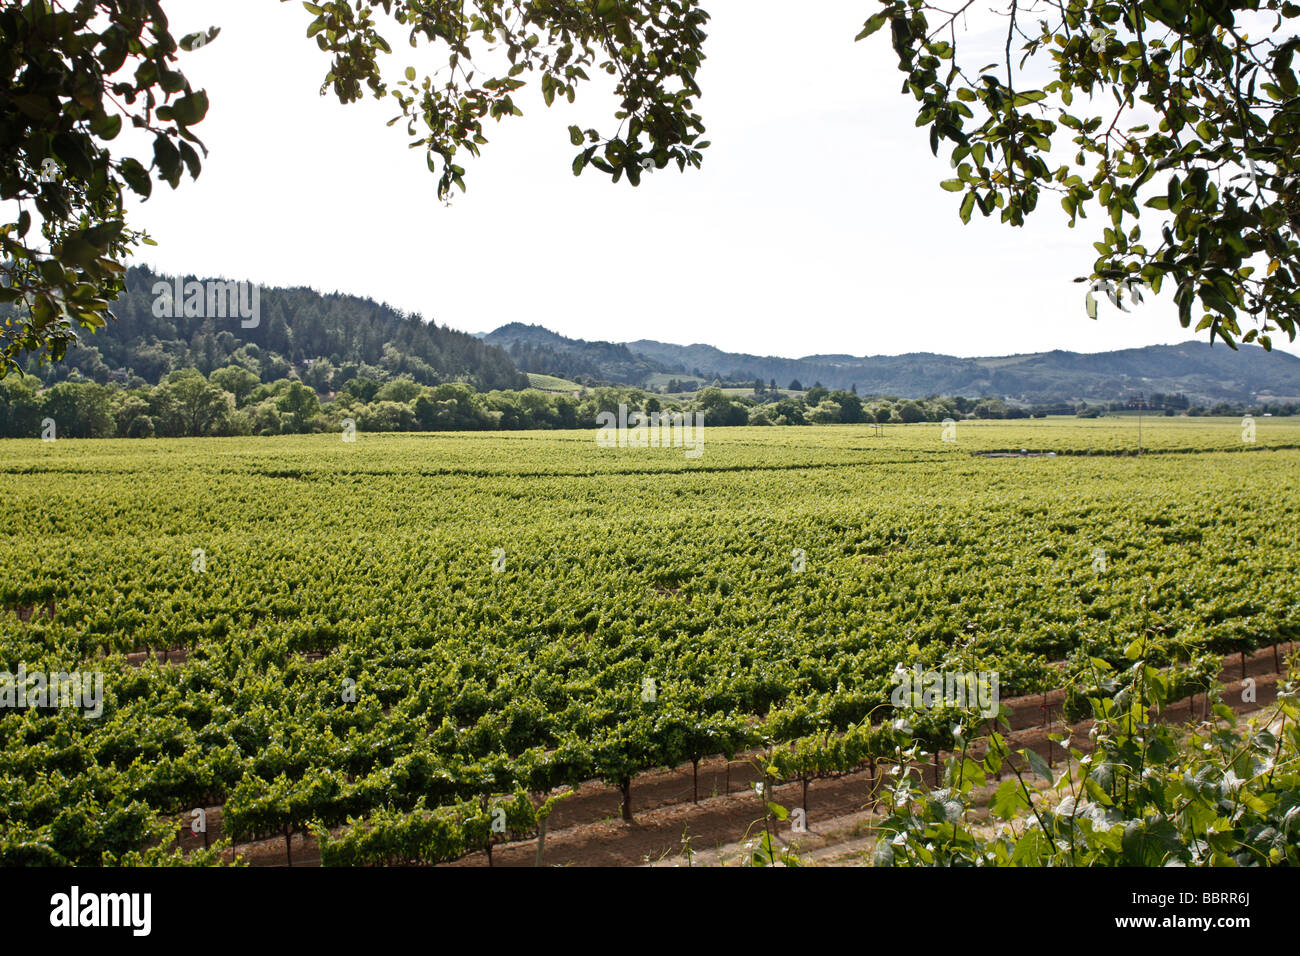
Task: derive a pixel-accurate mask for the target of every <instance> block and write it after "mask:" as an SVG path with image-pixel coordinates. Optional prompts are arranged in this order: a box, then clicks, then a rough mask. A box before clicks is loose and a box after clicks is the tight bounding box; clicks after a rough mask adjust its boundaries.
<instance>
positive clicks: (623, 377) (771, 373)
mask: <svg viewBox="0 0 1300 956" xmlns="http://www.w3.org/2000/svg"><path fill="white" fill-rule="evenodd" d="M482 338H483V340H484V341H485V342H491V343H495V344H502V345H506V346H507V347H508V348H510V350H511V355H512V356H516V362H518V361H520V358H519V357H517V356H520V355H526V356H527V360H528V362H529V365H528V368H527V371H531V372H540V373H544V374H554V375H568V376H572V375H574V374H581V375H584V376H587V377H595V378H599V379H604V380H608V381H613V382H620V383H625V384H630V385H641V384H644V383H645V382H646V381H647V379H648V378H649V377H650V376H654V377H655V381H657V382H661V381H662V380H663V376H664V375H676V376H678V377H681V378H685V379H691V378H694V379H695V380H696V381H699V382H701V383H708V382H710V381H713V380H714V379H717V380H721V381H726V382H752V381H755V380H759V381H762V382H764V383H769V382H771V381H772V380H773V379H775V380H776V382H777V384H778V386H781V387H785V386H787V385H788V384H789V383H790V382H792V381H795V380H798V381H799V382H800V383H801V384H803V385H804V386H808V385H811V384H813V383H814V382H820V383H821V384H823V385H825V386H826V387H828V388H832V389H836V388H843V389H849V388H856V389H857V391H858V393H859V394H861V395H895V396H899V397H902V398H920V397H923V396H926V395H962V396H966V397H968V398H976V397H980V396H986V395H992V396H997V397H999V398H1003V399H1006V400H1009V401H1015V402H1022V403H1025V404H1039V403H1044V404H1047V403H1055V402H1074V401H1111V400H1114V399H1116V398H1119V397H1122V396H1126V395H1130V394H1134V393H1137V392H1144V393H1147V394H1152V393H1163V394H1183V395H1186V396H1187V397H1188V398H1189V399H1190V400H1191V401H1192V402H1194V403H1199V404H1204V405H1213V404H1215V403H1218V402H1251V401H1256V400H1262V399H1289V398H1293V397H1295V396H1300V358H1296V357H1295V356H1293V355H1290V354H1287V353H1285V352H1265V351H1264V350H1263V349H1262V348H1259V347H1256V346H1242V347H1241V349H1240V351H1237V352H1234V351H1232V350H1231V349H1229V348H1227V347H1226V346H1223V345H1218V346H1211V345H1209V344H1207V343H1205V342H1185V343H1183V344H1181V345H1153V346H1147V347H1145V348H1139V349H1124V350H1120V351H1113V352H1098V353H1093V354H1088V353H1080V352H1065V351H1060V350H1057V351H1052V352H1041V353H1032V354H1024V355H1002V356H989V357H984V358H960V357H957V356H952V355H940V354H936V353H930V352H914V353H910V354H906V355H876V356H853V355H809V356H805V357H803V358H781V357H777V356H759V355H749V354H744V353H736V352H725V351H722V350H721V349H718V348H714V347H713V346H711V345H702V344H696V345H671V344H668V343H665V342H657V341H654V340H650V339H640V340H637V341H634V342H625V343H621V344H619V343H610V342H594V343H593V342H583V341H582V340H579V339H569V338H565V337H563V336H560V335H556V334H555V333H554V332H550V331H548V330H547V329H544V328H542V327H540V326H532V325H520V324H517V323H516V324H512V325H508V326H503V327H502V328H500V329H497V330H496V331H495V332H491V333H488V334H486V335H483V336H482ZM548 361H554V362H555V363H556V365H555V367H547V363H548ZM521 367H522V366H521Z"/></svg>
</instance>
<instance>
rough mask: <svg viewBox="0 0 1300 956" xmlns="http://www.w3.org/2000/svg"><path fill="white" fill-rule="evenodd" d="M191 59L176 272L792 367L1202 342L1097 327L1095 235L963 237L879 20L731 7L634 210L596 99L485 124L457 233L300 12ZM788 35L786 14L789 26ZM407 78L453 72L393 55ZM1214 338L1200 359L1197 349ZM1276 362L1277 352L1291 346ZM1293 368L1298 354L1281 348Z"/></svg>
mask: <svg viewBox="0 0 1300 956" xmlns="http://www.w3.org/2000/svg"><path fill="white" fill-rule="evenodd" d="M165 8H166V9H167V10H168V12H169V16H170V18H171V21H172V26H173V28H174V31H175V33H176V35H177V36H179V35H181V34H182V33H188V32H191V31H195V30H199V29H202V28H205V27H207V26H209V25H216V26H220V27H221V30H222V32H221V36H220V37H219V38H218V39H217V41H216V42H215V43H213V44H212V45H211V46H208V47H205V48H203V49H200V50H198V51H195V52H194V53H191V54H183V55H182V59H181V64H182V68H183V69H184V70H185V72H186V74H187V76H188V77H189V78H190V80H191V82H192V83H193V84H194V86H195V87H196V88H198V87H202V88H206V89H207V91H208V93H209V96H210V98H211V104H212V105H211V109H210V111H209V113H208V118H207V119H206V120H205V121H204V122H203V123H202V124H201V125H200V126H199V127H196V132H198V133H199V134H200V135H201V138H202V139H203V140H204V142H205V144H206V145H207V147H208V149H209V156H208V158H207V160H206V163H205V166H204V171H203V174H202V176H201V177H200V178H199V180H198V181H197V182H194V181H191V180H188V179H186V180H185V181H183V183H182V186H181V188H180V189H179V190H177V191H176V192H172V191H171V190H170V189H169V188H168V187H166V186H165V185H157V186H156V187H155V193H154V196H153V198H151V199H150V200H149V201H147V202H145V203H143V204H140V205H138V206H137V207H136V208H134V209H133V212H132V215H133V217H134V219H133V223H134V224H135V225H137V226H143V227H144V228H147V229H148V230H149V232H150V234H151V235H152V236H153V238H154V239H155V240H157V242H158V243H159V245H158V247H157V248H148V247H145V248H144V249H143V250H142V254H141V256H140V257H139V259H138V261H141V262H145V263H148V264H150V265H152V266H154V267H156V268H158V269H161V270H162V271H164V272H186V273H194V274H198V275H201V276H225V277H228V278H238V279H244V278H247V279H251V280H253V281H256V282H259V283H262V284H265V285H306V286H311V287H313V288H316V289H319V290H322V291H335V290H337V291H341V292H347V293H354V294H358V295H365V296H370V297H373V298H375V299H378V300H381V301H385V302H388V303H389V304H391V305H393V306H396V307H398V308H402V309H406V310H410V311H414V312H419V313H421V314H423V315H424V316H425V317H426V318H433V319H436V320H437V321H438V323H439V324H442V325H450V326H451V327H453V328H457V329H462V330H465V331H470V332H478V331H489V330H491V329H494V328H496V327H498V326H500V325H503V324H505V323H507V322H514V321H519V322H527V323H536V324H540V325H544V326H546V327H547V328H549V329H552V330H554V331H556V332H559V333H561V334H563V335H568V336H572V337H576V338H584V339H605V340H612V341H630V340H634V339H640V338H651V339H658V340H661V341H666V342H675V343H681V344H689V343H695V342H704V343H707V344H710V345H716V346H718V347H719V348H723V349H726V350H729V351H743V352H751V353H757V354H763V355H783V356H803V355H809V354H814V353H850V354H854V355H875V354H897V353H903V352H918V351H930V352H942V353H948V354H954V355H991V354H1007V353H1015V352H1037V351H1044V350H1048V349H1057V348H1059V349H1069V350H1074V351H1081V352H1097V351H1105V350H1109V349H1117V348H1129V347H1135V346H1142V345H1148V344H1159V343H1175V342H1182V341H1187V340H1188V339H1191V338H1195V336H1194V335H1193V334H1192V333H1191V332H1190V331H1185V330H1183V329H1182V328H1181V327H1180V326H1179V325H1178V322H1177V316H1176V311H1175V310H1174V308H1173V306H1172V305H1171V304H1170V302H1169V301H1168V295H1167V294H1166V295H1165V296H1164V297H1163V299H1164V301H1157V302H1150V300H1148V304H1147V305H1146V306H1144V307H1142V308H1140V309H1139V310H1138V311H1137V312H1135V313H1133V314H1131V315H1127V314H1123V313H1119V312H1117V311H1115V310H1114V309H1112V308H1110V306H1109V304H1107V303H1103V305H1102V308H1101V315H1100V318H1099V319H1098V320H1097V321H1092V320H1090V319H1088V318H1087V315H1086V313H1085V311H1084V292H1085V287H1084V286H1082V285H1079V284H1076V283H1074V282H1073V281H1072V280H1073V279H1074V277H1075V276H1077V275H1081V274H1084V273H1086V272H1087V271H1089V270H1090V266H1091V262H1092V260H1093V258H1094V257H1095V253H1094V251H1093V249H1092V243H1093V241H1094V240H1096V239H1097V238H1098V235H1096V234H1095V233H1094V227H1096V228H1099V219H1098V218H1097V216H1096V214H1095V213H1094V214H1093V218H1092V219H1090V220H1088V221H1086V222H1081V223H1080V225H1079V226H1078V227H1077V228H1075V229H1074V230H1070V229H1069V228H1067V226H1066V224H1065V219H1064V214H1063V213H1062V212H1061V210H1060V206H1059V204H1058V203H1057V202H1056V200H1055V199H1054V198H1053V197H1051V196H1047V197H1046V198H1045V199H1044V201H1043V202H1042V204H1041V208H1040V211H1039V212H1038V213H1037V214H1036V215H1035V216H1034V217H1031V220H1030V223H1029V225H1028V226H1027V227H1025V228H1023V229H1011V228H1009V227H1005V226H1002V225H1001V224H1000V223H998V222H997V220H996V218H994V219H990V220H983V219H981V218H980V217H979V215H978V213H977V214H976V216H975V217H974V219H973V220H972V222H971V223H970V225H967V226H963V225H962V224H961V222H960V220H959V219H958V218H957V205H958V202H959V201H960V196H959V195H954V194H949V193H946V192H943V191H942V190H940V189H939V188H938V182H939V180H941V179H945V178H948V177H949V176H951V175H952V173H951V170H950V168H949V165H948V161H947V159H946V158H945V156H944V154H943V153H942V151H941V156H940V158H937V159H936V158H935V157H933V156H931V154H930V151H929V146H928V142H927V136H926V132H925V130H919V129H917V128H916V127H915V125H914V121H915V115H916V114H915V110H914V103H913V101H912V99H911V98H910V97H904V96H902V95H900V94H899V88H900V85H901V81H902V74H900V73H899V72H898V69H897V65H896V58H895V57H894V55H893V51H892V50H891V49H890V48H889V45H888V39H887V36H886V34H887V31H882V32H881V33H879V34H877V35H876V36H874V37H872V38H871V39H869V40H867V41H865V42H862V43H855V42H854V40H853V37H854V36H855V35H856V33H857V32H858V30H859V29H861V26H862V22H863V20H864V19H865V17H866V16H867V15H868V14H869V13H871V12H873V11H874V10H875V9H876V4H875V3H874V2H872V0H856V2H842V0H816V2H812V3H800V4H797V5H792V4H790V3H789V2H788V0H787V2H779V0H716V2H711V3H709V4H707V9H709V11H710V13H711V14H712V22H711V23H710V25H709V28H708V33H709V39H708V41H707V42H706V47H705V50H706V53H707V55H708V60H707V62H706V64H705V67H704V69H703V71H702V73H701V76H700V82H701V86H702V87H703V90H704V96H703V97H702V99H701V100H700V101H699V104H698V106H699V109H700V112H701V113H702V114H703V116H704V118H705V121H706V124H707V125H708V128H709V139H711V140H712V142H713V144H714V145H713V146H712V148H710V149H709V150H706V152H705V157H706V158H705V163H704V168H703V169H702V170H691V171H688V172H687V173H685V174H682V173H679V172H677V171H676V170H675V169H673V170H665V171H659V172H657V173H655V174H654V175H653V176H649V177H646V179H645V180H643V182H642V185H641V187H640V188H637V189H633V188H631V187H629V186H628V185H627V184H626V183H619V184H618V185H613V184H611V183H610V182H609V181H608V179H607V178H606V177H604V176H602V175H600V174H599V173H597V172H596V171H594V170H589V171H588V172H586V173H584V174H583V176H582V177H580V178H575V177H574V176H573V174H572V172H571V170H570V162H571V160H572V157H573V154H574V152H575V150H574V148H573V147H572V146H571V145H570V143H569V139H568V134H567V132H566V129H567V127H568V125H569V124H570V123H578V124H580V125H582V126H583V127H584V128H585V127H587V126H593V125H594V126H596V127H597V128H598V129H601V130H602V132H605V131H608V130H610V129H611V128H612V126H613V122H612V113H613V110H614V108H615V105H614V102H613V100H612V98H611V97H609V96H607V95H604V92H603V90H601V89H598V88H596V87H595V86H592V87H588V88H585V89H580V90H579V95H578V101H577V104H576V105H574V106H569V105H568V104H560V103H557V104H556V106H555V107H553V108H551V109H549V110H548V109H547V108H546V107H545V105H544V104H543V103H542V102H541V97H540V93H539V92H537V91H535V90H533V89H531V87H530V88H529V89H527V90H524V91H521V93H520V94H519V95H518V101H519V102H520V104H521V106H522V108H523V109H524V111H525V116H523V117H515V118H513V119H510V120H507V121H506V122H504V123H501V124H499V125H495V126H491V127H490V128H489V129H488V131H487V133H488V138H489V140H490V142H489V144H488V146H486V147H485V148H484V151H483V155H482V157H481V158H480V159H477V160H475V159H473V158H472V157H466V160H465V161H464V162H462V165H464V166H466V167H467V176H466V181H467V185H468V192H467V193H466V194H465V195H463V196H461V195H459V194H458V197H457V199H456V200H455V202H454V203H453V205H452V206H450V207H446V206H444V205H443V204H442V203H440V202H439V201H438V199H437V197H436V193H435V184H436V177H435V176H434V175H432V174H431V173H429V171H428V169H427V167H426V166H425V160H424V153H423V151H422V150H418V149H416V150H412V149H409V148H408V147H407V145H406V144H407V137H406V134H405V130H404V127H402V126H394V127H391V128H390V127H387V126H386V125H385V124H386V122H387V120H388V119H390V118H391V117H392V116H393V115H395V113H396V106H395V104H394V103H392V102H391V101H385V102H380V103H376V102H374V101H373V100H369V101H366V102H364V103H357V104H352V105H350V106H346V107H345V106H343V105H341V104H340V103H339V102H338V100H337V99H336V98H335V97H334V96H333V94H332V93H330V94H328V95H327V96H324V97H322V96H320V95H319V89H320V82H321V78H322V77H323V76H324V74H325V72H326V69H327V67H328V62H327V57H326V55H325V54H323V53H321V52H320V51H319V50H318V49H317V48H316V45H315V43H314V42H313V41H311V40H308V39H306V38H305V31H306V27H307V25H308V23H309V22H310V21H311V19H312V18H311V15H310V14H308V13H307V12H306V11H305V10H304V9H303V8H302V6H301V4H299V3H296V2H293V3H278V2H275V0H222V2H220V3H217V2H211V0H206V2H205V0H169V2H167V3H165ZM796 11H797V12H796ZM390 40H392V41H393V43H392V45H393V48H394V55H393V56H392V57H391V58H389V59H390V61H391V64H392V69H391V74H392V75H394V76H396V75H397V74H399V73H400V71H401V69H402V68H404V67H405V66H406V65H408V64H409V65H413V66H415V67H416V69H417V70H421V71H422V72H427V71H430V70H432V69H434V68H436V66H437V65H438V63H437V61H436V60H435V59H434V57H433V54H432V53H431V52H430V51H429V49H428V47H422V48H421V49H418V50H416V49H412V48H410V47H409V46H407V45H406V43H405V39H404V37H402V36H400V35H396V33H394V34H390ZM1203 337H1204V335H1203V334H1202V338H1203ZM1279 337H1280V336H1279ZM1285 347H1286V348H1288V350H1291V351H1300V349H1298V348H1296V347H1294V346H1291V345H1287V346H1285Z"/></svg>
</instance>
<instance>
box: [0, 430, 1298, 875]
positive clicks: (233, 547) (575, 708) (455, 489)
mask: <svg viewBox="0 0 1300 956" xmlns="http://www.w3.org/2000/svg"><path fill="white" fill-rule="evenodd" d="M1137 429H1138V425H1137V422H1136V420H1130V419H1125V420H1124V421H1122V422H1119V421H1115V420H1113V419H1098V420H1083V421H1079V420H1074V419H1059V420H1058V419H1052V420H1031V421H1018V422H966V421H963V422H960V423H958V424H957V426H956V432H955V436H953V437H955V440H954V441H944V440H942V428H941V426H939V425H934V424H921V425H907V426H887V427H886V428H885V429H884V433H883V434H882V435H879V436H876V435H873V434H872V429H871V428H870V426H826V427H807V428H795V427H784V428H740V429H708V428H706V429H705V433H704V444H703V454H702V456H701V457H699V458H694V459H691V458H687V457H686V456H685V454H684V453H683V449H681V448H646V449H635V448H601V447H598V446H597V444H596V442H595V440H594V436H593V434H592V433H591V432H524V433H514V434H503V433H475V434H448V433H441V434H428V435H411V434H383V435H378V434H376V435H368V434H358V435H357V436H356V441H355V442H344V441H341V440H340V437H339V436H338V435H311V436H297V437H280V438H234V439H194V440H189V439H162V440H120V441H117V440H114V441H89V440H87V441H77V440H68V439H60V440H58V441H54V442H50V443H43V442H41V441H37V440H32V441H26V440H9V441H4V442H0V502H2V504H0V508H2V509H3V512H4V524H3V527H4V531H3V535H4V540H3V547H2V548H0V570H2V573H0V668H4V669H8V670H9V671H15V670H16V668H17V667H18V665H19V664H20V663H21V664H23V665H25V667H26V670H27V671H28V672H32V671H35V670H41V671H45V672H51V673H52V672H55V671H66V672H78V671H80V672H88V671H102V672H103V674H104V702H103V713H102V715H101V716H99V717H97V718H90V717H86V716H83V715H82V714H81V713H80V712H78V711H76V710H73V709H69V708H63V709H49V708H45V709H39V708H32V709H25V710H24V709H16V708H13V707H10V708H6V709H2V710H0V792H2V793H3V794H4V799H3V801H0V862H2V863H18V862H63V861H71V862H76V863H97V862H99V861H100V860H101V854H103V853H104V852H105V851H107V852H109V853H111V854H114V855H118V854H122V853H124V852H127V851H129V850H133V849H137V848H139V847H140V846H142V845H145V844H147V843H149V842H151V841H153V840H157V839H162V838H163V837H164V836H165V835H166V834H174V833H175V829H176V825H177V824H176V820H178V819H180V815H182V814H186V813H188V812H189V811H190V809H191V808H193V807H201V806H206V807H212V806H223V805H224V817H225V820H226V823H227V827H228V829H229V830H230V832H232V833H236V834H242V835H244V836H246V837H252V836H270V835H276V834H283V833H285V832H291V831H293V830H295V829H297V830H301V829H302V828H304V827H308V826H310V825H312V824H317V825H321V826H325V827H335V828H337V827H339V826H341V825H344V824H345V823H346V822H347V821H348V820H349V818H351V819H352V820H353V821H355V822H356V825H355V826H353V827H352V828H351V829H345V830H343V831H336V832H338V833H339V835H338V836H337V837H336V841H337V843H336V845H334V846H333V848H332V849H331V850H329V852H331V853H332V854H333V856H327V859H329V860H332V861H334V862H367V861H372V860H377V859H399V858H421V859H425V860H436V859H452V858H455V857H456V856H457V855H460V854H461V853H464V852H466V851H467V849H468V848H473V847H476V846H481V845H482V842H483V841H484V840H485V839H492V838H493V835H500V838H501V839H504V838H506V837H507V836H509V835H510V834H523V833H527V832H529V831H530V830H531V828H532V827H533V825H534V824H535V808H536V806H537V804H538V803H539V802H540V800H541V796H540V795H543V794H545V793H547V792H550V791H553V790H554V789H555V788H559V787H562V786H565V785H572V784H575V783H578V782H580V781H583V780H587V779H597V778H599V779H605V780H608V781H610V782H612V783H621V782H623V781H632V780H633V779H634V778H635V776H636V775H637V774H638V773H640V772H642V771H646V770H650V769H653V768H656V767H662V766H677V765H679V764H682V763H684V762H689V761H691V760H693V759H698V758H701V757H708V756H712V755H716V754H719V753H724V754H730V753H734V752H736V751H738V750H743V749H746V748H750V747H754V746H758V745H762V744H765V743H766V744H773V743H775V744H782V743H786V742H789V741H792V740H814V739H822V740H824V739H826V735H827V733H828V732H830V731H846V730H849V731H851V732H852V733H851V736H852V734H857V735H859V737H860V738H861V739H862V740H864V741H865V740H868V739H869V737H870V734H871V733H875V732H876V731H875V730H867V729H866V728H867V727H868V724H867V721H868V720H870V721H871V725H870V726H871V727H872V728H878V727H879V726H880V724H881V721H882V720H883V718H884V716H885V714H884V711H883V710H882V705H885V704H886V703H887V701H888V697H889V691H890V688H891V686H892V677H891V675H892V674H893V672H894V670H895V668H896V667H898V666H900V665H901V666H903V667H910V666H912V665H913V664H917V663H919V664H921V665H922V666H925V667H935V668H945V669H953V670H960V671H969V670H981V671H987V670H990V669H993V670H997V671H998V672H999V673H1000V675H1001V687H1002V694H1003V695H1007V696H1009V695H1012V694H1018V693H1025V692H1030V691H1035V690H1038V689H1041V688H1044V687H1048V686H1054V682H1055V680H1056V672H1055V670H1054V668H1053V667H1052V662H1054V661H1059V660H1061V659H1062V658H1064V657H1066V656H1067V655H1069V654H1071V653H1072V652H1075V651H1077V650H1079V649H1085V650H1087V651H1088V652H1090V653H1092V654H1094V655H1097V656H1101V657H1107V658H1111V659H1116V660H1118V659H1120V658H1121V657H1122V651H1123V648H1124V647H1125V645H1126V644H1127V643H1128V642H1129V641H1130V640H1131V639H1132V637H1133V636H1134V635H1135V634H1136V633H1137V632H1138V631H1139V630H1142V629H1149V630H1151V631H1154V632H1156V633H1161V634H1165V635H1169V636H1175V637H1178V638H1180V639H1183V640H1185V641H1186V642H1187V644H1188V646H1189V648H1191V649H1196V648H1201V649H1211V650H1215V651H1217V652H1224V653H1226V652H1235V651H1238V650H1251V649H1254V648H1256V647H1263V646H1267V645H1269V644H1272V643H1275V642H1278V641H1283V640H1291V639H1294V637H1295V636H1296V632H1297V630H1300V627H1298V626H1297V618H1296V614H1295V608H1296V605H1297V603H1298V601H1300V578H1298V577H1297V572H1298V571H1300V548H1297V540H1296V537H1297V530H1298V529H1300V467H1298V466H1300V422H1292V421H1290V420H1288V419H1266V420H1260V421H1259V422H1257V425H1256V434H1255V436H1254V437H1255V440H1254V441H1253V442H1247V441H1243V429H1242V424H1241V421H1240V420H1239V419H1163V418H1152V419H1147V420H1145V421H1144V422H1143V428H1142V444H1143V447H1144V449H1145V451H1146V452H1148V453H1147V454H1144V455H1143V456H1141V457H1136V456H1134V455H1132V454H1131V452H1132V451H1134V450H1135V449H1136V446H1137ZM1019 449H1027V450H1029V451H1041V452H1047V451H1054V452H1056V453H1057V456H1056V457H1014V458H1006V457H1003V458H986V457H980V456H979V455H978V454H977V453H980V452H996V451H1005V450H1019ZM147 650H154V651H163V650H167V655H166V658H167V659H166V660H165V661H164V660H162V659H161V657H162V655H156V656H155V657H150V656H148V655H145V656H144V657H143V658H141V655H140V654H139V652H142V651H147ZM864 746H868V744H866V743H864ZM850 757H851V755H850ZM850 757H844V759H850ZM530 795H531V797H530ZM496 806H501V807H507V806H508V823H509V825H508V828H507V832H506V833H505V834H501V831H500V830H498V829H495V828H493V826H492V823H493V819H494V818H493V816H492V811H493V808H494V807H496ZM436 808H447V809H445V810H443V809H439V810H438V812H437V813H433V814H426V813H424V811H426V810H435V809H436ZM411 811H416V813H414V814H412V813H411ZM413 820H414V821H421V823H420V826H419V827H414V826H413V824H412V821H413ZM406 848H414V849H412V852H411V853H410V854H408V855H407V857H403V853H404V852H405V850H406ZM327 849H328V848H327ZM386 854H388V855H386Z"/></svg>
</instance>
